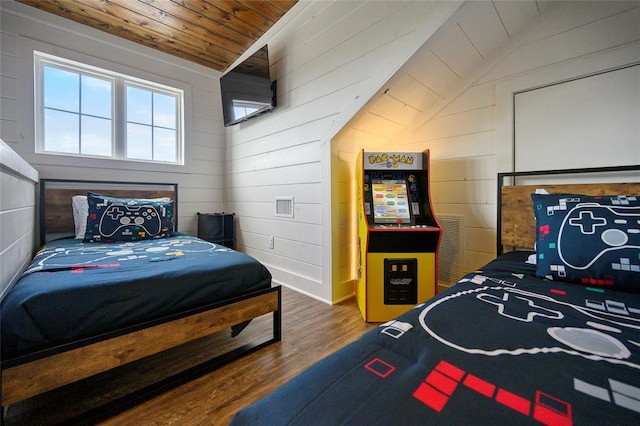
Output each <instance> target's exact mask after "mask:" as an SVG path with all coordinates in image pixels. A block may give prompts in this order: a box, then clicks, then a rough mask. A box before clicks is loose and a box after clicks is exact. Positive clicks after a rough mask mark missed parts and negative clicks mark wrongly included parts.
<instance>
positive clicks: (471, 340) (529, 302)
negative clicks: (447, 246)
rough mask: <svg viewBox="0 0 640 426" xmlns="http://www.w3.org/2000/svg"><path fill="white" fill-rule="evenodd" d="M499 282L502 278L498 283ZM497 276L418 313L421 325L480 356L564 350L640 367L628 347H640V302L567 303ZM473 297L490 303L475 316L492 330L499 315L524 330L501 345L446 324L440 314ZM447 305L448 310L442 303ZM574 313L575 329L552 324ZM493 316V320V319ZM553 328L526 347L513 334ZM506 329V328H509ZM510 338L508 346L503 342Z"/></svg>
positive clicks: (475, 279)
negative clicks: (536, 324)
mask: <svg viewBox="0 0 640 426" xmlns="http://www.w3.org/2000/svg"><path fill="white" fill-rule="evenodd" d="M498 281H499V282H498ZM498 281H496V280H494V279H491V278H488V277H485V276H482V275H477V276H475V277H473V278H472V279H471V280H469V282H470V283H473V284H476V285H477V286H478V287H477V288H476V289H472V290H467V291H463V292H459V293H453V294H451V295H449V296H447V297H444V298H442V299H440V300H438V301H437V302H435V303H433V304H430V305H429V306H428V307H426V308H425V309H424V310H423V311H422V313H421V314H420V324H421V325H422V327H423V328H424V329H425V331H427V332H428V333H429V334H430V335H431V336H432V337H434V338H435V339H437V340H439V341H440V342H441V343H443V344H445V345H447V346H450V347H453V348H455V349H457V350H460V351H463V352H466V353H469V354H477V355H486V356H499V355H515V356H518V355H526V354H530V355H535V354H540V353H560V352H562V353H565V354H568V355H573V356H578V357H583V358H586V359H590V360H594V361H606V362H613V363H616V364H625V365H628V366H630V367H633V368H635V369H638V370H640V359H635V358H634V356H633V355H632V353H631V351H630V350H629V348H628V345H632V346H635V345H638V344H639V343H640V342H637V340H638V334H637V333H638V330H639V329H640V306H632V307H627V306H626V305H625V304H623V303H616V302H615V301H613V300H608V301H606V302H605V303H604V304H603V303H596V302H594V301H590V300H585V301H584V304H573V303H568V302H565V301H563V300H561V298H559V297H558V298H556V297H553V296H550V295H545V294H539V293H534V292H531V291H526V290H520V289H518V288H517V287H516V284H514V283H511V282H508V281H504V280H498ZM468 298H472V299H476V300H480V301H482V302H485V303H487V304H488V306H489V307H490V308H491V309H489V310H487V311H486V317H485V316H482V317H480V316H477V317H476V320H478V321H480V320H483V319H486V320H487V324H494V326H493V327H492V334H494V335H496V334H500V330H501V328H500V327H498V326H495V324H496V321H498V320H497V319H496V318H495V315H498V318H500V319H501V320H506V321H510V322H511V321H515V322H512V323H511V325H510V327H509V328H510V329H511V328H513V327H514V326H516V324H521V326H520V328H521V329H522V330H521V332H520V333H513V332H512V331H511V332H510V334H509V336H511V338H507V337H508V336H505V339H503V340H501V341H502V345H503V346H501V347H498V346H494V345H493V343H489V340H491V339H488V340H487V342H484V343H483V341H482V339H478V338H477V336H474V335H473V334H472V335H469V334H468V332H467V330H466V327H463V326H462V324H461V327H453V326H452V324H451V321H448V322H446V327H442V324H445V323H443V322H441V321H440V317H439V315H440V314H442V315H446V314H447V309H451V307H450V305H451V304H462V305H464V304H465V303H469V302H467V301H465V299H468ZM445 306H446V307H447V308H446V309H445V308H444V307H445ZM568 317H575V318H576V320H577V321H576V322H575V324H572V326H571V327H566V326H562V327H560V326H556V325H554V324H553V323H554V322H556V321H557V322H559V321H561V320H564V319H565V318H568ZM491 318H493V319H491ZM541 320H542V322H544V323H545V324H549V326H547V327H545V328H544V330H543V331H544V333H539V334H540V335H539V336H537V339H536V340H537V344H536V345H535V346H527V345H526V344H525V343H524V342H519V341H518V339H515V338H513V336H526V337H525V338H526V339H530V338H531V328H530V326H529V325H528V324H531V323H534V322H537V321H538V322H539V321H541ZM505 329H506V327H505ZM505 342H508V345H506V344H505Z"/></svg>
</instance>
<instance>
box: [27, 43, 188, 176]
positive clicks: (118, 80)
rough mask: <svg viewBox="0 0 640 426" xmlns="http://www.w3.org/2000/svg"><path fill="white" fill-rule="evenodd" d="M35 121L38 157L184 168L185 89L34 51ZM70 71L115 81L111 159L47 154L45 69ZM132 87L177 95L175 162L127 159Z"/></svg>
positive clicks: (81, 155)
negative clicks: (128, 100) (129, 87)
mask: <svg viewBox="0 0 640 426" xmlns="http://www.w3.org/2000/svg"><path fill="white" fill-rule="evenodd" d="M33 61H34V72H35V78H34V83H35V84H34V97H35V102H34V106H35V108H34V115H35V117H34V119H35V145H36V146H35V151H36V153H38V154H46V155H60V156H66V157H82V158H94V159H105V160H122V161H134V162H143V163H153V164H170V165H184V98H185V94H184V90H183V89H179V88H176V87H171V86H167V85H164V84H160V83H156V82H153V81H149V80H144V79H140V78H136V77H132V76H129V75H126V74H122V73H118V72H115V71H110V70H106V69H103V68H98V67H94V66H91V65H87V64H83V63H80V62H76V61H72V60H69V59H65V58H60V57H57V56H54V55H49V54H47V53H42V52H38V51H34V56H33ZM45 66H52V67H55V68H60V69H65V70H69V71H71V72H76V73H79V74H83V75H89V76H95V77H99V78H102V79H108V80H111V81H112V82H113V92H112V114H111V120H112V123H111V124H112V132H111V135H112V136H111V137H112V140H111V152H112V154H111V156H95V155H88V154H71V153H61V152H53V151H46V150H45V146H44V78H43V76H44V67H45ZM127 85H132V86H135V87H139V88H142V89H145V90H150V91H153V92H158V93H162V94H168V95H171V96H176V98H177V102H176V146H175V149H176V152H175V158H176V160H175V161H158V160H144V159H137V158H127V157H126V153H127V146H126V144H127V114H126V108H127V105H126V86H127Z"/></svg>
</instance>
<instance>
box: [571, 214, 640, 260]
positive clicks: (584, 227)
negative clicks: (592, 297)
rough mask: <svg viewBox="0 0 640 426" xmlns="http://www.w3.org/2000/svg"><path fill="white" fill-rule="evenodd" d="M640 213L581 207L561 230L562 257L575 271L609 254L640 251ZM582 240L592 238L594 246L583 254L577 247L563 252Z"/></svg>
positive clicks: (583, 251) (585, 249) (587, 245)
mask: <svg viewBox="0 0 640 426" xmlns="http://www.w3.org/2000/svg"><path fill="white" fill-rule="evenodd" d="M634 212H635V213H634ZM637 212H638V209H637V208H636V209H633V208H628V207H622V206H620V207H613V206H601V205H599V204H590V203H583V204H578V205H577V206H576V207H574V208H573V209H572V210H571V211H570V212H569V213H568V214H567V216H566V217H565V219H564V221H563V223H562V225H561V227H560V232H559V234H558V254H559V255H560V257H561V259H562V260H563V261H564V262H565V263H566V264H567V265H569V266H571V267H572V268H575V269H586V268H589V267H590V266H591V265H593V263H594V262H595V261H597V260H598V259H599V258H600V257H601V256H603V255H604V254H606V253H607V252H610V251H615V250H622V249H626V248H640V214H638V213H637ZM612 217H613V220H612ZM580 236H590V238H589V241H590V242H591V244H584V245H583V246H582V250H581V251H580V252H579V251H576V250H575V248H574V247H570V248H569V249H563V247H567V246H569V245H570V244H571V243H572V242H573V241H576V239H577V238H578V237H580ZM581 253H584V254H587V256H586V258H585V257H584V256H580V255H579V254H581ZM633 266H634V265H631V266H630V267H633ZM635 267H636V268H639V267H638V265H635ZM638 270H640V269H638Z"/></svg>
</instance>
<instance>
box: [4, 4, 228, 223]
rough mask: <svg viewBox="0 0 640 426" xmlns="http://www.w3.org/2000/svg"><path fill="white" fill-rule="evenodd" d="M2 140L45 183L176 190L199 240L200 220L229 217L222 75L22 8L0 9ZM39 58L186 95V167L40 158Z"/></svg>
mask: <svg viewBox="0 0 640 426" xmlns="http://www.w3.org/2000/svg"><path fill="white" fill-rule="evenodd" d="M0 12H1V19H2V21H1V25H0V31H1V34H0V36H1V37H2V44H1V45H0V52H1V54H2V60H1V61H0V68H1V73H0V74H1V78H2V80H1V82H0V83H1V84H0V91H1V98H2V108H1V109H0V137H2V139H3V140H5V142H7V143H9V144H11V145H12V146H13V147H14V149H15V151H16V152H17V153H18V154H19V155H21V156H22V157H23V158H24V159H25V160H27V161H28V162H29V163H30V164H31V165H32V166H33V167H35V168H36V169H37V170H38V172H39V173H40V177H42V178H54V179H84V180H111V181H113V180H117V181H131V182H175V183H178V185H179V187H180V206H179V212H180V213H179V214H180V217H179V218H178V222H179V223H180V230H181V231H182V232H185V233H188V234H192V235H195V233H196V228H197V216H196V213H197V212H203V213H204V212H219V211H223V210H224V199H223V186H224V185H223V182H224V173H225V164H224V162H225V159H224V136H223V125H222V104H221V100H220V86H219V83H218V79H219V76H220V75H221V73H220V72H218V71H214V70H212V69H210V68H206V67H203V66H201V65H198V64H195V63H191V62H188V61H185V60H182V59H180V58H177V57H174V56H170V55H167V54H164V53H161V52H158V51H155V50H151V49H149V48H145V47H143V46H140V45H138V44H137V43H133V42H129V41H127V40H124V39H120V38H118V37H115V36H111V35H109V34H106V33H103V32H100V31H98V30H95V29H93V28H89V27H86V26H83V25H81V24H79V23H76V22H73V21H70V20H67V19H64V18H61V17H59V16H55V15H52V14H49V13H46V12H43V11H41V10H38V9H36V8H34V7H30V6H26V5H24V4H20V3H17V2H4V1H3V2H0ZM34 50H38V51H40V52H43V53H48V54H52V55H56V56H61V57H65V58H67V59H71V60H76V61H78V62H83V63H87V64H89V65H93V66H96V67H100V68H104V69H109V70H111V71H115V72H120V73H123V74H126V75H130V76H133V77H137V78H142V79H146V80H151V81H154V82H157V83H160V84H166V85H168V86H173V87H177V88H180V89H183V90H184V91H185V99H184V114H185V131H184V137H185V150H184V151H185V164H184V165H183V166H180V165H158V164H151V163H145V162H135V161H114V160H100V159H88V158H83V159H79V158H77V157H69V156H55V155H42V154H36V153H35V135H34V123H33V117H34V113H33V51H34Z"/></svg>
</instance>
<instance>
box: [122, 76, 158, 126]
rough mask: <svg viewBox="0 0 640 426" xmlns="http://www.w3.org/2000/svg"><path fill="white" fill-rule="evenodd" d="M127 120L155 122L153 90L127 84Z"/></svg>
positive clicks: (142, 122) (146, 122)
mask: <svg viewBox="0 0 640 426" xmlns="http://www.w3.org/2000/svg"><path fill="white" fill-rule="evenodd" d="M127 121H129V122H133V123H140V124H149V125H151V124H153V122H152V121H151V92H150V91H148V90H143V89H138V88H137V87H131V86H127Z"/></svg>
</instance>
